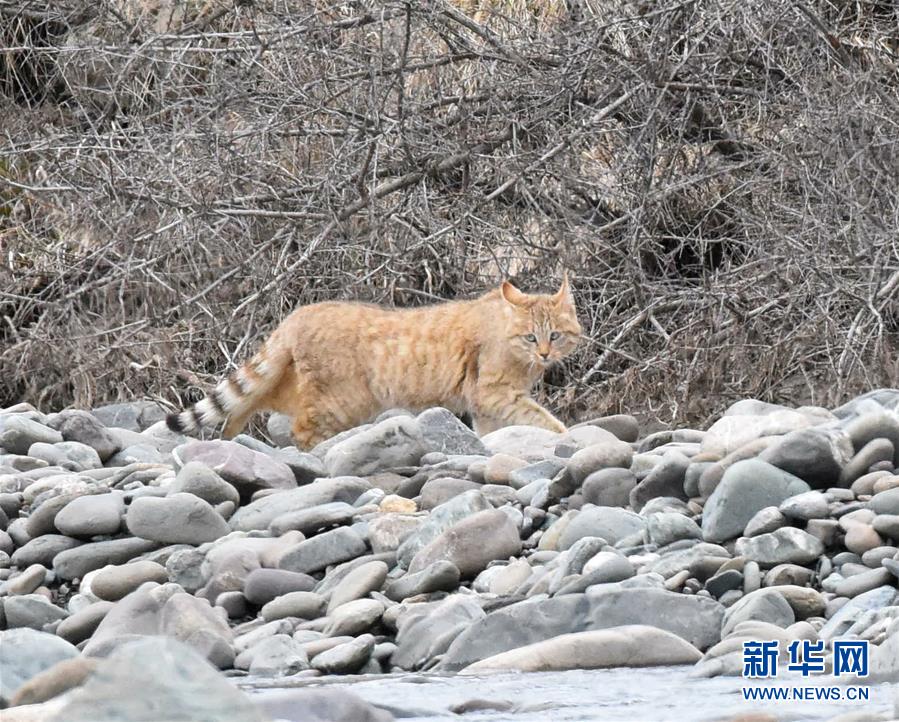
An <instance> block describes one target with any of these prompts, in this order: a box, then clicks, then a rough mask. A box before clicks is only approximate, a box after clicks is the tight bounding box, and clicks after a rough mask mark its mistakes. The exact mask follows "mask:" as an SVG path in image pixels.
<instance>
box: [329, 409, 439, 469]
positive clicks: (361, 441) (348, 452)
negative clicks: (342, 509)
mask: <svg viewBox="0 0 899 722" xmlns="http://www.w3.org/2000/svg"><path fill="white" fill-rule="evenodd" d="M426 451H428V449H427V448H426V447H425V445H424V440H423V438H422V432H421V428H420V426H419V424H418V422H417V421H416V420H415V419H412V418H409V417H406V416H394V417H391V418H388V419H385V420H384V421H381V422H380V423H377V424H375V425H374V426H372V427H371V428H369V429H366V430H364V431H361V432H359V433H357V434H354V435H353V436H350V437H349V438H348V439H345V440H344V441H340V442H339V443H337V444H335V445H334V446H332V447H331V448H330V449H328V452H327V454H325V458H324V462H325V469H326V470H327V472H328V475H329V476H332V477H333V476H344V475H347V474H355V475H358V476H365V475H367V474H376V473H378V472H380V471H386V470H388V469H393V468H397V467H403V466H414V465H417V464H418V462H419V460H420V459H421V457H422V455H423V454H424V453H425V452H426Z"/></svg>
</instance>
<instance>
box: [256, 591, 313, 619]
mask: <svg viewBox="0 0 899 722" xmlns="http://www.w3.org/2000/svg"><path fill="white" fill-rule="evenodd" d="M324 610H325V599H324V597H322V596H321V595H320V594H316V593H315V592H288V593H286V594H282V595H281V596H280V597H277V598H275V599H273V600H272V601H270V602H269V603H268V604H266V605H265V606H264V607H262V610H261V611H260V616H261V617H262V618H263V619H264V620H265V621H266V622H272V621H274V620H276V619H284V618H286V617H298V618H300V619H317V618H318V617H319V616H320V615H321V614H322V612H324Z"/></svg>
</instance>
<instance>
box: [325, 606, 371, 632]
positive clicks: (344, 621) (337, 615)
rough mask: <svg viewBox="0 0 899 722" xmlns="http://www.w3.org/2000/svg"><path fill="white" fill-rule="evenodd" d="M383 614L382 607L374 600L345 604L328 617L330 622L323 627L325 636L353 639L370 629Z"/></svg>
mask: <svg viewBox="0 0 899 722" xmlns="http://www.w3.org/2000/svg"><path fill="white" fill-rule="evenodd" d="M383 613H384V605H383V604H382V603H381V602H379V601H378V600H376V599H356V600H355V601H352V602H347V603H346V604H343V605H341V606H339V607H337V609H334V610H333V611H332V612H331V613H330V614H329V615H328V617H329V619H330V620H331V621H330V622H329V624H328V626H327V627H325V634H327V635H328V636H329V637H342V636H350V637H355V636H356V635H357V634H361V633H363V632H367V631H368V630H369V629H371V628H372V627H373V626H374V625H375V624H376V623H377V622H378V620H380V619H381V615H382V614H383Z"/></svg>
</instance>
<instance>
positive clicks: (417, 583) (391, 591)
mask: <svg viewBox="0 0 899 722" xmlns="http://www.w3.org/2000/svg"><path fill="white" fill-rule="evenodd" d="M460 577H461V574H460V573H459V568H458V567H457V566H456V565H455V564H453V563H452V562H448V561H436V562H434V563H433V564H431V565H430V566H428V567H425V568H424V569H422V570H421V571H420V572H416V573H415V574H410V573H407V574H404V575H403V576H401V577H400V578H399V579H396V580H394V581H392V582H390V583H389V584H388V585H387V588H386V589H385V591H384V593H385V594H386V595H387V597H388V598H390V599H393V600H394V601H396V602H401V601H402V600H404V599H408V598H409V597H414V596H417V595H419V594H430V593H431V592H451V591H454V590H455V589H456V588H457V587H458V586H459V579H460Z"/></svg>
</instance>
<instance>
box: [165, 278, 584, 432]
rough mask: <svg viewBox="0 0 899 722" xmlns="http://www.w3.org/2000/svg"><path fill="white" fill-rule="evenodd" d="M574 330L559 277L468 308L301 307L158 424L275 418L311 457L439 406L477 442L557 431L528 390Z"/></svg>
mask: <svg viewBox="0 0 899 722" xmlns="http://www.w3.org/2000/svg"><path fill="white" fill-rule="evenodd" d="M580 332H581V329H580V326H579V325H578V322H577V317H576V313H575V308H574V301H573V299H572V296H571V292H570V290H569V287H568V282H567V279H566V280H565V281H563V283H562V287H561V288H560V289H559V291H558V292H557V293H555V294H552V295H529V294H524V293H522V292H520V291H518V290H517V289H516V288H515V287H514V286H512V285H511V284H509V283H504V284H503V285H502V286H501V287H500V288H498V289H494V290H492V291H490V292H489V293H486V294H485V295H483V296H481V297H480V298H477V299H474V300H471V301H454V302H448V303H442V304H438V305H433V306H427V307H423V308H414V309H388V308H382V307H379V306H373V305H366V304H359V303H342V302H329V303H317V304H313V305H309V306H301V307H300V308H298V309H297V310H295V311H294V312H293V313H292V314H290V315H289V316H288V317H287V318H285V319H284V321H283V322H282V323H281V325H280V326H278V328H277V329H275V331H274V332H273V333H272V335H271V336H270V337H269V339H268V340H267V341H266V343H265V344H264V346H263V347H262V349H260V351H259V353H257V354H256V356H254V357H253V358H252V359H251V360H250V361H249V362H248V363H247V364H245V365H244V366H243V367H241V369H240V370H239V371H238V372H237V373H236V374H234V375H233V376H232V377H231V378H229V379H226V380H224V381H222V382H221V383H220V384H219V385H218V386H217V387H216V390H215V391H214V392H213V393H212V394H210V396H209V397H207V398H206V399H204V400H203V401H201V402H200V403H199V404H197V405H196V406H195V407H194V409H193V410H188V411H184V412H181V413H180V414H174V415H172V416H171V417H170V418H169V424H170V425H171V426H172V428H176V429H178V430H180V431H191V430H195V429H196V428H197V427H199V426H202V425H207V424H210V423H216V422H218V421H220V420H221V419H222V418H224V417H226V416H227V418H228V421H227V424H226V426H225V436H226V437H231V436H233V435H235V434H237V433H239V432H240V431H241V429H243V427H244V426H245V425H246V423H247V421H248V420H249V419H250V417H251V416H252V415H253V414H254V413H256V412H257V411H265V410H269V411H280V412H281V413H284V414H287V415H288V416H290V417H291V419H292V424H293V425H292V429H293V434H294V437H295V439H296V442H297V444H298V445H299V446H301V447H303V448H311V447H312V446H314V445H315V444H317V443H318V442H320V441H322V440H324V439H326V438H328V437H330V436H332V435H334V434H336V433H338V432H339V431H343V430H344V429H348V428H351V427H353V426H357V425H359V424H362V423H364V422H366V421H369V420H371V419H372V418H373V417H374V416H376V415H377V414H378V413H379V412H381V411H383V410H385V409H389V408H393V407H402V408H407V409H410V410H413V411H417V410H421V409H424V408H427V407H430V406H444V407H446V408H448V409H451V410H452V411H455V412H456V413H460V414H461V413H464V412H468V413H470V414H471V415H472V416H473V418H474V423H475V430H476V431H477V432H478V433H480V434H484V433H487V432H490V431H493V430H495V429H497V428H500V427H502V426H506V425H509V424H532V425H535V426H541V427H544V428H547V429H551V430H553V431H564V430H565V426H564V425H563V424H562V422H560V421H559V420H558V419H556V418H555V417H554V416H553V415H552V414H551V413H550V412H549V411H547V410H546V409H544V408H543V407H542V406H540V405H539V404H538V403H537V402H536V401H534V400H533V399H532V398H531V397H530V396H529V393H530V391H531V389H532V387H533V386H534V383H535V382H536V381H537V380H538V379H539V378H540V376H541V375H542V374H543V372H544V370H545V368H546V367H547V366H548V365H550V364H552V363H554V362H556V361H559V360H560V359H562V358H563V357H565V356H567V355H568V354H569V353H571V351H572V350H573V349H574V347H575V345H576V344H577V342H578V338H579V336H580ZM531 334H532V335H533V336H531Z"/></svg>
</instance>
